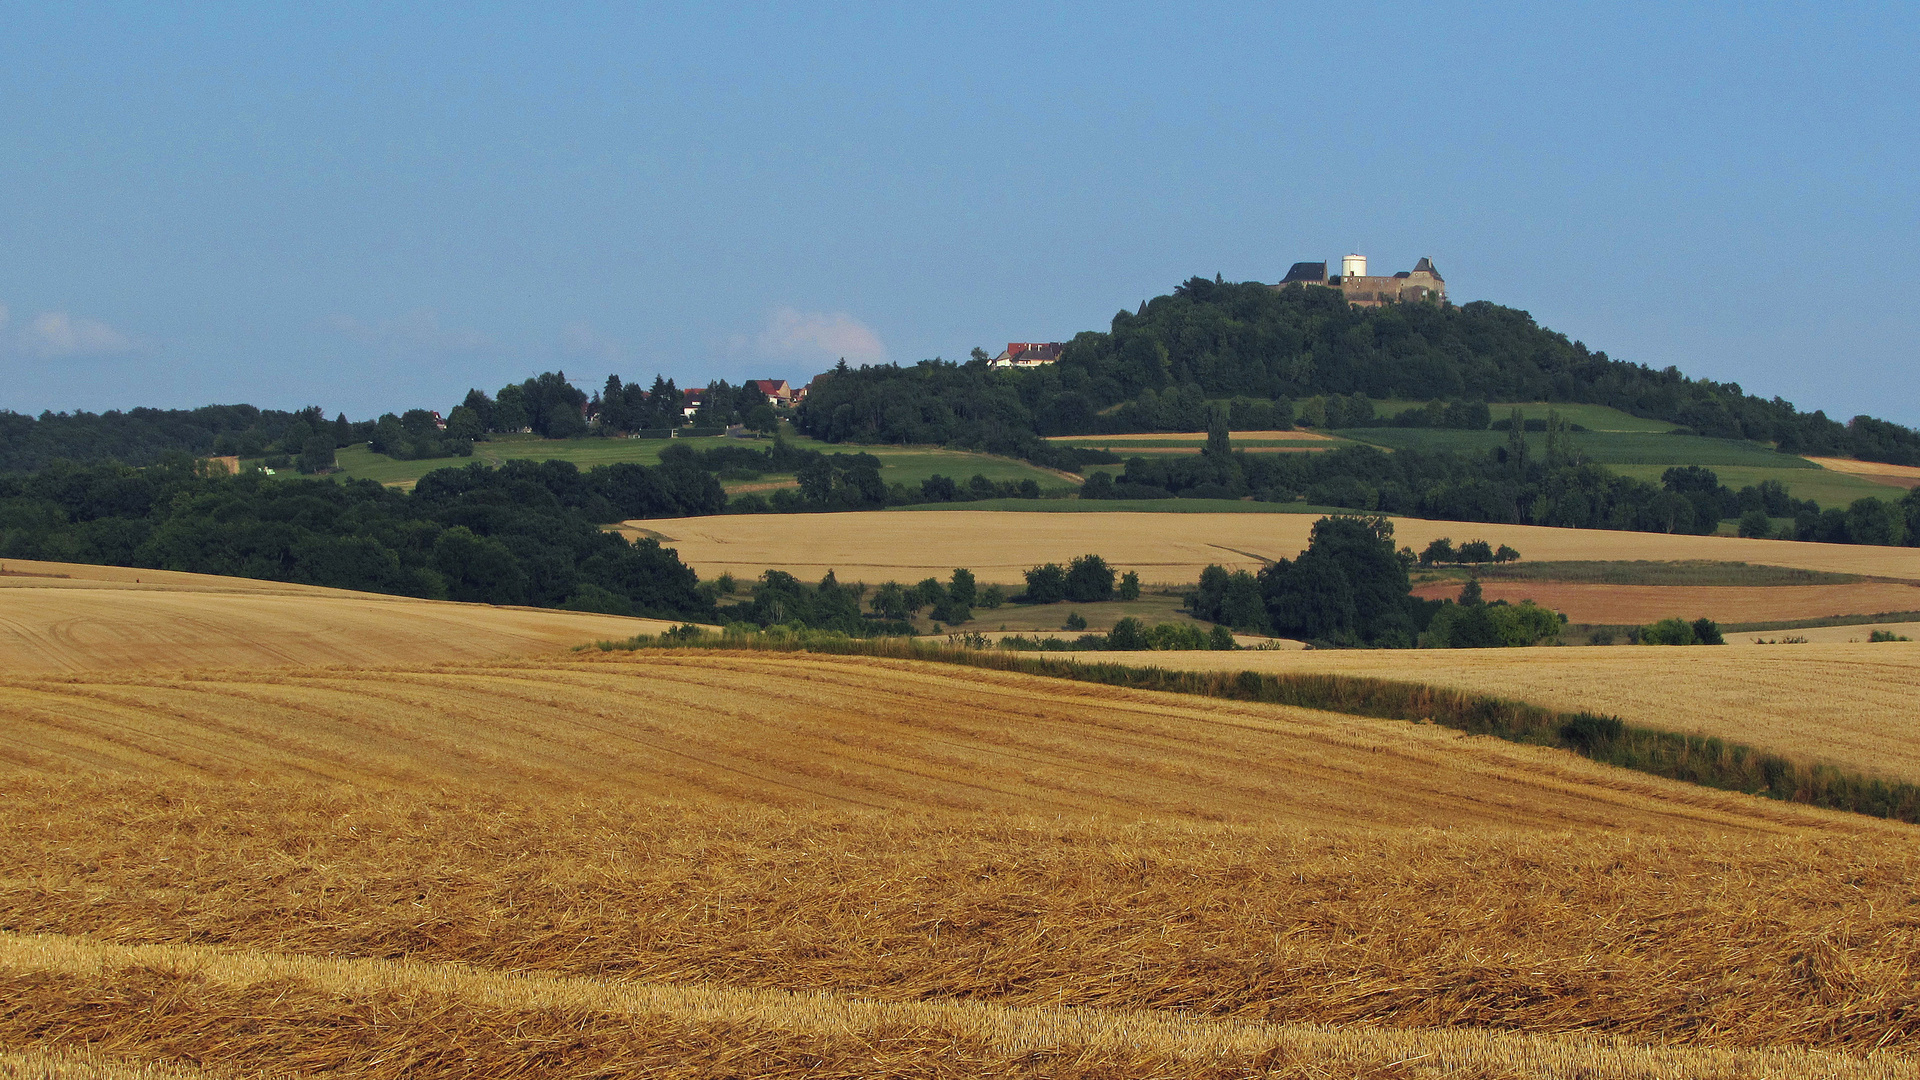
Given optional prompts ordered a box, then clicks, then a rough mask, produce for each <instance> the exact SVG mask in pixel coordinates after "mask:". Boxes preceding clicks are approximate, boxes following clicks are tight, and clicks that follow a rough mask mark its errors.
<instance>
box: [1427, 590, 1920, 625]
mask: <svg viewBox="0 0 1920 1080" xmlns="http://www.w3.org/2000/svg"><path fill="white" fill-rule="evenodd" d="M1460 589H1461V583H1460V582H1458V581H1445V582H1435V583H1433V584H1430V585H1422V586H1419V587H1416V588H1415V589H1414V590H1413V592H1414V595H1415V596H1420V597H1424V598H1429V599H1440V598H1445V599H1452V598H1454V597H1456V596H1458V595H1459V594H1460ZM1481 591H1482V594H1483V595H1484V596H1485V597H1486V598H1487V599H1488V600H1489V601H1492V600H1507V601H1511V602H1515V603H1517V602H1519V601H1521V600H1532V601H1534V602H1535V603H1538V604H1543V605H1545V606H1547V607H1550V608H1552V609H1553V610H1555V611H1559V612H1564V613H1565V614H1566V616H1567V618H1569V619H1571V620H1573V621H1574V622H1577V623H1601V624H1609V625H1614V626H1618V625H1621V624H1627V623H1650V622H1653V621H1655V620H1658V619H1670V618H1686V619H1697V618H1702V617H1705V618H1709V619H1714V620H1716V621H1718V622H1732V623H1764V622H1774V621H1789V620H1793V619H1820V618H1826V617H1828V616H1832V615H1870V614H1877V613H1879V612H1883V611H1920V585H1905V584H1901V583H1899V582H1892V581H1861V582H1855V583H1853V584H1849V585H1591V584H1585V583H1574V582H1563V581H1487V582H1482V583H1481Z"/></svg>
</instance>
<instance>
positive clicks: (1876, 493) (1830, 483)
mask: <svg viewBox="0 0 1920 1080" xmlns="http://www.w3.org/2000/svg"><path fill="white" fill-rule="evenodd" d="M1669 467H1670V466H1666V465H1610V466H1608V468H1610V469H1612V470H1613V471H1614V472H1617V473H1620V474H1622V475H1623V476H1632V477H1637V478H1639V479H1641V480H1645V481H1647V482H1649V483H1654V484H1657V483H1659V482H1660V474H1661V473H1663V472H1665V471H1666V470H1667V469H1668V468H1669ZM1707 467H1708V468H1710V469H1712V470H1713V474H1714V475H1715V476H1718V477H1719V478H1720V482H1721V483H1723V484H1725V485H1727V486H1728V487H1730V488H1732V489H1733V490H1735V491H1739V490H1740V489H1741V488H1743V487H1750V486H1753V485H1757V484H1759V483H1760V481H1762V480H1778V481H1780V483H1781V484H1782V485H1784V486H1785V487H1786V489H1787V494H1789V495H1792V496H1793V497H1794V498H1796V499H1812V500H1813V501H1814V502H1817V503H1819V504H1820V506H1821V508H1822V509H1825V508H1826V507H1829V506H1846V505H1847V504H1849V503H1851V502H1853V501H1854V500H1855V499H1863V498H1869V497H1871V498H1876V499H1885V500H1887V501H1888V502H1898V501H1900V499H1901V498H1902V497H1903V496H1905V495H1906V491H1905V490H1904V489H1902V488H1897V487H1894V486H1893V485H1891V484H1876V483H1874V482H1873V481H1871V480H1868V479H1866V478H1865V477H1861V476H1849V475H1848V474H1846V473H1842V472H1834V471H1833V470H1831V469H1822V468H1817V467H1816V468H1812V469H1778V468H1754V467H1752V466H1746V465H1709V466H1707Z"/></svg>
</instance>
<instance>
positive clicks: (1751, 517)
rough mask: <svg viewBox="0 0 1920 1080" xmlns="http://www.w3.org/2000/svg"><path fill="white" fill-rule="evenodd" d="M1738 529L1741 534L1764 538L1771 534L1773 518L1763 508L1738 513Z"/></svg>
mask: <svg viewBox="0 0 1920 1080" xmlns="http://www.w3.org/2000/svg"><path fill="white" fill-rule="evenodd" d="M1738 531H1739V533H1740V535H1741V536H1746V537H1751V538H1756V539H1760V540H1765V539H1766V538H1767V537H1769V536H1772V535H1773V519H1772V518H1770V517H1768V516H1767V512H1766V511H1765V510H1749V511H1747V512H1746V513H1744V514H1741V515H1740V527H1739V530H1738Z"/></svg>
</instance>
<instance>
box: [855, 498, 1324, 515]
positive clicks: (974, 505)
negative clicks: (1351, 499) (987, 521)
mask: <svg viewBox="0 0 1920 1080" xmlns="http://www.w3.org/2000/svg"><path fill="white" fill-rule="evenodd" d="M889 509H890V510H898V511H920V510H934V511H939V510H1028V511H1033V512H1035V513H1043V514H1081V513H1088V514H1097V513H1104V512H1108V511H1126V512H1128V513H1135V514H1351V513H1353V511H1351V510H1342V509H1340V508H1339V507H1337V506H1312V505H1309V504H1307V503H1303V502H1290V503H1271V502H1247V501H1244V500H1241V499H982V500H980V501H979V502H967V503H921V504H919V505H916V506H896V507H890V508H889Z"/></svg>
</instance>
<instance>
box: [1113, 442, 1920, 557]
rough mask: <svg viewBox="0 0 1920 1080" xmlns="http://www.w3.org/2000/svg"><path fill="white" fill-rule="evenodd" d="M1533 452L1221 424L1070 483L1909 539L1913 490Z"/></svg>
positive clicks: (1117, 493) (1917, 537)
mask: <svg viewBox="0 0 1920 1080" xmlns="http://www.w3.org/2000/svg"><path fill="white" fill-rule="evenodd" d="M1546 434H1547V439H1546V445H1545V447H1544V448H1543V449H1538V448H1537V447H1536V443H1535V441H1534V440H1532V439H1530V438H1529V436H1528V433H1527V432H1526V431H1525V430H1524V428H1511V429H1509V431H1508V442H1507V445H1506V446H1504V447H1500V448H1497V449H1495V450H1493V451H1491V452H1489V453H1485V454H1460V453H1454V452H1451V451H1428V450H1414V449H1408V450H1399V451H1395V452H1393V453H1387V452H1385V451H1381V450H1377V449H1374V448H1373V447H1368V446H1351V447H1342V448H1340V449H1337V450H1331V451H1327V452H1324V453H1314V454H1249V453H1244V452H1236V451H1231V449H1230V448H1229V449H1228V450H1227V451H1224V452H1223V451H1222V450H1221V447H1222V446H1224V445H1226V439H1225V433H1224V431H1222V430H1220V429H1219V428H1218V424H1217V422H1216V435H1218V438H1217V439H1210V440H1209V443H1208V445H1207V447H1206V448H1205V449H1204V450H1203V451H1202V452H1201V453H1200V454H1196V455H1193V456H1191V457H1178V458H1168V457H1156V458H1148V457H1136V458H1133V459H1131V460H1129V461H1128V462H1127V464H1126V468H1125V470H1124V471H1123V472H1122V473H1121V475H1120V476H1119V477H1118V478H1115V477H1113V476H1111V475H1109V474H1107V473H1105V472H1095V473H1093V474H1092V475H1091V476H1089V477H1088V479H1087V482H1086V484H1085V485H1083V486H1082V487H1081V489H1080V496H1081V498H1086V499H1165V498H1173V497H1180V498H1213V499H1238V498H1244V497H1252V498H1255V499H1260V500H1265V501H1272V502H1292V501H1296V500H1301V499H1304V500H1305V501H1306V502H1308V503H1310V504H1313V505H1316V506H1328V507H1343V508H1348V509H1353V510H1363V511H1373V512H1378V513H1381V514H1398V515H1403V516H1407V517H1420V518H1428V519H1432V520H1442V521H1482V522H1504V523H1509V524H1519V525H1550V526H1556V527H1561V528H1581V529H1622V530H1628V531H1635V532H1666V533H1697V534H1705V533H1711V532H1713V531H1715V530H1716V529H1717V528H1718V527H1719V525H1720V522H1722V521H1724V520H1727V519H1734V518H1737V519H1739V521H1740V531H1741V533H1742V534H1743V535H1748V536H1762V537H1783V538H1786V539H1799V540H1817V541H1822V542H1826V543H1856V544H1893V545H1900V544H1908V545H1920V494H1909V495H1908V496H1906V497H1905V498H1904V499H1902V500H1901V501H1900V502H1898V503H1890V502H1888V501H1886V500H1883V499H1879V498H1871V497H1869V498H1863V499H1858V500H1855V501H1854V502H1853V503H1852V504H1850V505H1848V506H1846V507H1828V508H1825V509H1823V508H1821V507H1820V505H1819V504H1818V503H1816V502H1814V501H1812V500H1810V499H1794V498H1792V497H1791V496H1790V495H1789V494H1788V493H1787V490H1786V489H1785V487H1783V486H1782V485H1781V484H1780V483H1779V482H1778V481H1774V480H1767V481H1763V482H1761V483H1760V484H1757V485H1751V486H1748V487H1744V488H1741V489H1740V490H1738V491H1734V490H1732V489H1731V488H1729V487H1727V486H1726V485H1724V484H1722V483H1720V480H1719V477H1718V476H1717V475H1716V474H1715V473H1714V472H1713V470H1711V469H1708V468H1704V467H1702V466H1697V465H1689V466H1681V467H1677V468H1672V469H1668V470H1667V471H1666V473H1665V474H1664V475H1663V476H1662V478H1661V481H1660V483H1658V484H1655V483H1649V482H1648V481H1644V480H1639V479H1636V478H1634V477H1629V476H1621V475H1619V474H1617V473H1614V472H1613V471H1611V470H1609V469H1606V468H1604V467H1602V466H1598V465H1591V464H1583V463H1580V462H1579V461H1578V459H1577V456H1576V455H1575V454H1574V453H1573V451H1572V450H1571V448H1570V447H1571V444H1570V443H1568V442H1567V441H1566V440H1564V439H1563V438H1559V437H1558V436H1559V435H1560V434H1561V432H1560V431H1558V430H1557V429H1550V430H1548V431H1547V433H1546Z"/></svg>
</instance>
